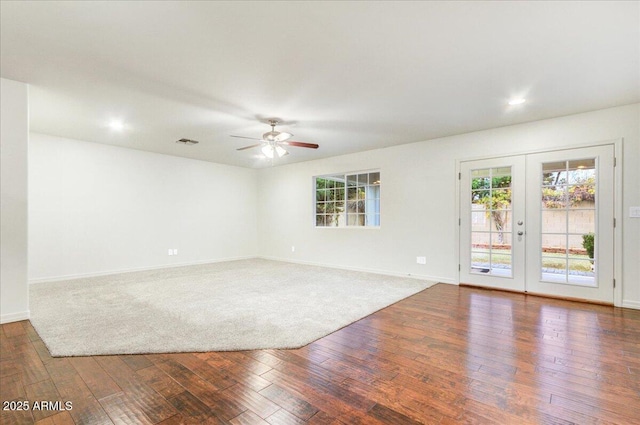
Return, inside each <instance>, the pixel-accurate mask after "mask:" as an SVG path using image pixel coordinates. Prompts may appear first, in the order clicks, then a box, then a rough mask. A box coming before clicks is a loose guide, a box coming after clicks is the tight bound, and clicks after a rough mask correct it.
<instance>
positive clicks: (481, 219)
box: [471, 211, 490, 231]
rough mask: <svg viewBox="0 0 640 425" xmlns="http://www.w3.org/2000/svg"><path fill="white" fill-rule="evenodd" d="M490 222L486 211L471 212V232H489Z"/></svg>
mask: <svg viewBox="0 0 640 425" xmlns="http://www.w3.org/2000/svg"><path fill="white" fill-rule="evenodd" d="M489 225H490V221H489V219H488V218H487V214H486V213H485V212H484V211H472V212H471V230H475V231H479V230H480V231H489V229H490V227H489Z"/></svg>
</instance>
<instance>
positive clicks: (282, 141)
mask: <svg viewBox="0 0 640 425" xmlns="http://www.w3.org/2000/svg"><path fill="white" fill-rule="evenodd" d="M269 125H270V126H271V131H267V132H266V133H264V134H263V135H262V139H257V138H255V137H245V136H234V135H233V134H232V135H231V137H237V138H240V139H250V140H260V143H256V144H255V145H250V146H245V147H243V148H238V149H237V150H239V151H243V150H245V149H251V148H257V147H258V146H261V147H262V153H263V154H264V156H266V157H267V158H271V159H272V158H274V157H275V156H278V157H282V156H284V155H288V154H289V152H287V150H286V149H285V148H284V147H285V146H295V147H298V148H310V149H318V145H317V144H315V143H304V142H294V141H293V140H289V139H290V138H292V137H293V134H291V133H287V132H284V131H276V125H278V121H277V120H269Z"/></svg>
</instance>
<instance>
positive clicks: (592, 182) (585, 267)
mask: <svg viewBox="0 0 640 425" xmlns="http://www.w3.org/2000/svg"><path fill="white" fill-rule="evenodd" d="M595 164H596V163H595V159H593V158H587V159H581V160H572V161H563V162H549V163H545V164H543V165H542V187H541V206H540V214H541V242H542V246H541V251H542V252H541V253H542V264H541V270H540V273H541V280H543V281H549V282H560V283H569V284H574V285H584V286H595V284H596V281H595V273H594V270H593V269H594V267H593V266H592V262H593V259H592V257H593V243H591V242H590V241H593V240H594V238H595V236H594V235H595V222H596V204H595V200H596V169H595Z"/></svg>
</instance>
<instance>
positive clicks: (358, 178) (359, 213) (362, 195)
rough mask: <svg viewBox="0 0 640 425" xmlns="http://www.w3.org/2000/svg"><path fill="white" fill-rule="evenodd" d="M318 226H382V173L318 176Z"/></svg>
mask: <svg viewBox="0 0 640 425" xmlns="http://www.w3.org/2000/svg"><path fill="white" fill-rule="evenodd" d="M315 185H316V201H315V204H316V205H315V209H316V223H317V226H345V225H350V226H379V225H380V172H379V171H375V172H371V173H361V174H349V175H346V174H334V175H331V176H323V177H315Z"/></svg>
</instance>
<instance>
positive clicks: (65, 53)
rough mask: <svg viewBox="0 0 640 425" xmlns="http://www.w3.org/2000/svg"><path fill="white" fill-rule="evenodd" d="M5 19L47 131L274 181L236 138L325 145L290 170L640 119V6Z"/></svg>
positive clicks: (298, 6) (367, 6)
mask: <svg viewBox="0 0 640 425" xmlns="http://www.w3.org/2000/svg"><path fill="white" fill-rule="evenodd" d="M0 16H1V25H0V31H1V33H0V35H1V39H0V40H1V73H2V77H3V78H8V79H13V80H18V81H23V82H26V83H29V84H30V85H31V87H30V105H31V108H30V125H31V130H32V131H35V132H42V133H48V134H52V135H57V136H63V137H68V138H74V139H80V140H87V141H92V142H98V143H106V144H111V145H118V146H126V147H131V148H134V149H141V150H147V151H154V152H160V153H164V154H170V155H178V156H184V157H189V158H197V159H202V160H205V161H212V162H219V163H226V164H232V165H239V166H245V167H262V166H268V165H271V163H270V162H268V161H263V160H260V159H257V158H256V156H258V154H259V150H258V149H253V150H246V151H236V148H238V147H241V146H245V145H247V144H251V141H250V140H243V139H235V138H232V137H229V135H230V134H236V135H242V136H249V137H259V136H260V135H261V134H262V133H264V132H265V131H267V130H268V129H269V128H268V126H267V125H266V124H263V123H261V122H260V121H264V120H265V119H267V118H271V117H277V118H281V119H282V120H284V121H287V122H289V124H288V125H285V126H282V127H281V128H280V130H286V131H289V132H291V133H293V134H294V135H295V136H294V138H293V140H298V141H304V142H311V143H318V144H320V148H319V149H318V150H315V151H314V150H311V149H302V148H290V152H291V154H290V155H288V156H286V157H284V158H282V159H279V160H277V161H276V165H277V164H284V163H291V162H297V161H304V160H309V159H316V158H323V157H328V156H334V155H340V154H345V153H351V152H359V151H364V150H369V149H374V148H380V147H385V146H391V145H397V144H404V143H411V142H417V141H422V140H428V139H433V138H436V137H441V136H447V135H452V134H459V133H465V132H470V131H475V130H482V129H487V128H493V127H500V126H505V125H510V124H516V123H521V122H526V121H533V120H539V119H544V118H550V117H555V116H562V115H568V114H574V113H579V112H584V111H590V110H595V109H600V108H606V107H611V106H617V105H624V104H629V103H635V102H639V101H640V66H639V62H640V3H639V2H613V1H607V2H481V1H477V2H215V3H214V2H152V1H145V2H142V1H141V2H133V1H125V2H62V1H60V2H58V1H46V2H44V1H42V2H40V1H35V2H26V1H23V2H8V1H2V3H1V10H0ZM514 96H523V97H526V98H527V102H526V103H525V104H524V105H520V106H517V107H509V106H508V105H507V101H508V99H509V98H511V97H514ZM112 120H122V121H123V122H124V123H125V128H124V130H123V131H121V132H115V131H113V130H111V129H110V128H108V123H109V122H110V121H112ZM182 137H186V138H190V139H196V140H199V141H200V144H198V145H195V146H184V145H178V144H176V143H175V140H177V139H180V138H182Z"/></svg>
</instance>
